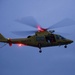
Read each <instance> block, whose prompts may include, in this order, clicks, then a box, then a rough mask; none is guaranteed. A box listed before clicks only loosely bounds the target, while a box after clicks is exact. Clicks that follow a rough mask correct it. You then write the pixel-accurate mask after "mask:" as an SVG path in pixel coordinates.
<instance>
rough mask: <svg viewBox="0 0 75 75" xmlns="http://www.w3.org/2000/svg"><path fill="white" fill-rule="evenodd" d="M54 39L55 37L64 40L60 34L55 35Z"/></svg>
mask: <svg viewBox="0 0 75 75" xmlns="http://www.w3.org/2000/svg"><path fill="white" fill-rule="evenodd" d="M56 39H57V40H65V38H64V37H62V36H61V35H56Z"/></svg>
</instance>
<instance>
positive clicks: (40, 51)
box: [38, 44, 42, 53]
mask: <svg viewBox="0 0 75 75" xmlns="http://www.w3.org/2000/svg"><path fill="white" fill-rule="evenodd" d="M38 47H39V53H42V50H41V44H38Z"/></svg>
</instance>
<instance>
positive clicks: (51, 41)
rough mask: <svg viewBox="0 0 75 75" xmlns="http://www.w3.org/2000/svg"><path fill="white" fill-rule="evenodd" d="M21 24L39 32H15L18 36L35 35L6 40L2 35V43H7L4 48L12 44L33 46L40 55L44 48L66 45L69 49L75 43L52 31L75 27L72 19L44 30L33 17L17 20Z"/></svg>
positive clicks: (0, 37) (0, 36) (0, 40)
mask: <svg viewBox="0 0 75 75" xmlns="http://www.w3.org/2000/svg"><path fill="white" fill-rule="evenodd" d="M16 21H17V22H19V23H22V24H25V25H29V26H32V27H34V28H37V30H34V31H14V32H13V33H15V34H17V35H23V36H24V35H25V33H28V34H29V33H35V34H34V35H28V36H27V37H26V38H14V39H11V38H5V37H4V36H3V35H2V34H1V33H0V42H3V43H5V44H4V45H3V46H2V47H4V46H5V45H6V44H9V46H12V44H18V45H19V46H32V47H37V48H39V53H41V52H42V49H41V48H44V47H53V46H62V45H64V48H67V45H68V44H71V43H73V40H70V39H67V38H65V37H63V36H61V35H60V34H55V30H51V29H53V28H60V27H64V26H70V25H75V21H74V20H71V19H64V20H62V21H60V22H58V23H56V24H54V25H52V26H50V27H49V28H42V27H41V26H40V25H39V24H38V23H37V21H36V20H35V19H34V18H33V17H30V16H29V17H25V18H22V19H20V20H19V19H18V20H16Z"/></svg>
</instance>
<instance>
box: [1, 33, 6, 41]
mask: <svg viewBox="0 0 75 75" xmlns="http://www.w3.org/2000/svg"><path fill="white" fill-rule="evenodd" d="M6 41H7V39H6V38H5V37H4V36H3V35H2V34H1V33H0V42H6Z"/></svg>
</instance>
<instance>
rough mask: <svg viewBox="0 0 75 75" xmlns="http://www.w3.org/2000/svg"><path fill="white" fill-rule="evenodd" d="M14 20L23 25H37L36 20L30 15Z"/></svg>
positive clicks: (35, 26)
mask: <svg viewBox="0 0 75 75" xmlns="http://www.w3.org/2000/svg"><path fill="white" fill-rule="evenodd" d="M16 21H17V22H19V23H22V24H25V25H29V26H31V27H34V28H37V26H38V25H39V24H38V22H37V21H36V20H35V19H34V17H32V16H28V17H24V18H22V19H17V20H16Z"/></svg>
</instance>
